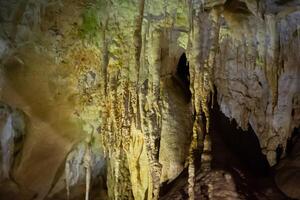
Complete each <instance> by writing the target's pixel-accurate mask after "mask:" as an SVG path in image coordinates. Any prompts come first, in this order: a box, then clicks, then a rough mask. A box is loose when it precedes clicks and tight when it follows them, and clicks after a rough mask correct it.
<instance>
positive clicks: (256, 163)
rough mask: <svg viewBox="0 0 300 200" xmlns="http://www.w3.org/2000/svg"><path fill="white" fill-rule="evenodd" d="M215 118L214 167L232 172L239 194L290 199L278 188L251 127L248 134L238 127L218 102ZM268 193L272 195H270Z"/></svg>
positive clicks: (215, 106) (213, 113)
mask: <svg viewBox="0 0 300 200" xmlns="http://www.w3.org/2000/svg"><path fill="white" fill-rule="evenodd" d="M215 96H216V95H215ZM211 116H212V117H211V124H212V125H211V130H210V134H211V136H212V137H211V138H212V157H213V160H212V168H213V169H224V170H226V171H228V172H230V173H231V174H232V176H233V178H234V181H235V184H236V188H237V191H238V192H239V193H240V194H243V195H244V196H245V198H246V199H249V200H253V199H261V197H263V199H288V198H286V197H285V195H283V194H282V192H280V191H279V189H278V188H277V186H276V184H275V182H274V177H273V176H274V174H273V170H272V168H271V167H270V165H269V163H268V161H267V158H266V156H265V155H264V154H263V153H262V151H261V148H260V144H259V140H258V138H257V136H256V134H255V132H254V131H253V129H252V127H251V126H250V125H249V128H248V130H247V131H243V130H242V129H240V128H238V126H237V123H236V121H235V120H230V119H229V118H227V117H226V116H225V115H224V114H223V113H222V112H221V111H220V107H219V105H218V103H217V99H215V100H214V106H213V108H212V109H211ZM266 190H270V191H272V194H268V195H267V196H266V194H265V191H266Z"/></svg>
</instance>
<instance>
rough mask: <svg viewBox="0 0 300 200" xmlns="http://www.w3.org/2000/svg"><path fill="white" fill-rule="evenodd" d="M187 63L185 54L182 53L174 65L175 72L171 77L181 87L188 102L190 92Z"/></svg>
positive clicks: (190, 95)
mask: <svg viewBox="0 0 300 200" xmlns="http://www.w3.org/2000/svg"><path fill="white" fill-rule="evenodd" d="M189 68H190V67H189V63H188V61H187V57H186V54H185V53H183V54H182V55H181V56H180V58H179V61H178V64H177V67H176V73H175V75H174V76H173V79H174V80H175V81H176V83H177V84H178V85H179V86H180V87H181V88H182V90H183V91H184V95H185V97H186V98H187V100H188V102H189V101H190V99H191V97H192V93H191V91H190V72H189Z"/></svg>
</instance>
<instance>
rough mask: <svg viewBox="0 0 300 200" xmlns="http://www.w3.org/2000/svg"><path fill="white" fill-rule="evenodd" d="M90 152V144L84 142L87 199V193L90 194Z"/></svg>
mask: <svg viewBox="0 0 300 200" xmlns="http://www.w3.org/2000/svg"><path fill="white" fill-rule="evenodd" d="M91 156H92V152H91V144H90V142H88V143H87V144H86V150H85V154H84V161H83V162H84V167H85V170H86V180H85V181H86V187H85V200H89V194H90V187H91V170H92V169H91V162H92V159H91Z"/></svg>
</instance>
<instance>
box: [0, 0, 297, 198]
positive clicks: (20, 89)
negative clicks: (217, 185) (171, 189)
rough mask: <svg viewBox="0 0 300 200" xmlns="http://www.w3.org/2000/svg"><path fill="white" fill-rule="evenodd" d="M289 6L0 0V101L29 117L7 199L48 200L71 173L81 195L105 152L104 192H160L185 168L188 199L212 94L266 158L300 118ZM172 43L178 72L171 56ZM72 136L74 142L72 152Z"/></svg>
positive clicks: (206, 0) (204, 153) (293, 17)
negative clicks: (10, 195)
mask: <svg viewBox="0 0 300 200" xmlns="http://www.w3.org/2000/svg"><path fill="white" fill-rule="evenodd" d="M299 6H300V2H299V1H298V0H291V1H283V0H282V1H275V0H266V1H259V0H255V1H254V0H227V1H226V0H193V1H192V0H189V1H186V0H171V1H162V0H152V1H147V0H110V1H107V0H80V1H72V0H65V1H59V0H58V1H55V0H12V1H6V0H0V22H1V24H0V25H1V28H0V61H1V77H0V78H1V79H0V81H1V82H0V94H1V101H3V102H5V103H6V104H9V105H10V106H11V107H17V108H19V109H20V110H22V112H24V113H25V115H26V116H27V117H28V122H27V124H26V125H27V126H28V129H27V134H26V139H25V141H24V146H23V147H22V158H21V160H20V163H19V166H18V168H17V170H16V172H15V173H14V175H13V180H14V181H15V182H16V183H17V185H18V190H19V193H18V192H16V191H15V193H16V196H20V195H21V194H25V193H26V195H27V196H28V199H30V198H31V197H32V196H35V197H36V199H44V198H47V197H48V198H50V197H51V195H54V193H53V190H52V189H53V187H54V188H55V187H56V186H57V188H58V189H57V192H59V191H61V188H63V187H62V185H63V182H64V180H65V182H67V185H68V186H71V185H76V184H77V183H78V184H81V183H82V179H83V174H84V175H85V178H84V180H85V182H86V191H85V193H86V199H88V198H89V189H90V188H91V187H92V185H90V183H91V180H93V179H97V174H98V173H96V172H99V171H101V169H102V164H104V163H103V160H102V159H103V158H101V156H102V155H105V156H106V160H105V166H107V171H106V173H107V174H106V175H107V177H106V185H107V190H108V191H107V195H108V198H109V199H149V200H150V199H154V200H155V199H158V197H159V193H160V186H161V184H162V183H166V182H171V181H172V180H174V179H175V178H176V177H177V176H178V175H179V174H180V173H181V172H182V170H183V169H184V168H185V167H188V196H189V198H190V199H194V198H195V197H196V196H197V195H198V194H197V187H199V186H198V185H197V184H195V177H196V170H197V168H199V161H200V162H201V169H202V170H204V171H205V173H207V174H210V172H209V170H210V167H211V166H210V163H211V159H212V158H211V139H210V133H209V130H210V121H211V119H210V118H211V116H210V111H209V107H210V105H212V103H211V101H212V99H213V98H211V97H212V96H213V95H214V92H215V91H217V92H218V93H217V94H218V97H217V101H218V103H219V105H220V108H221V111H222V112H223V113H224V114H225V115H226V116H227V117H229V118H231V119H235V120H236V121H237V123H238V125H239V126H240V127H241V128H243V129H247V128H248V124H250V125H251V126H252V128H253V129H254V131H255V133H256V135H257V137H258V139H259V142H260V146H261V148H262V149H263V152H264V153H265V155H266V156H267V158H268V161H269V162H270V164H271V165H274V164H275V163H276V149H278V147H280V148H283V150H284V149H285V148H286V141H287V139H288V138H289V137H290V135H291V132H292V130H293V129H294V127H297V126H298V125H299V123H300V117H299V116H300V113H299V106H300V105H299V102H300V100H299V99H300V83H299V81H300V78H299V77H300V70H299V69H300V67H299V63H300V60H299V56H298V54H299V48H300V44H299V39H300V36H299V24H300V10H299ZM183 53H185V54H186V55H187V59H188V61H189V64H188V65H187V64H186V63H185V64H183V65H184V66H183V68H187V67H188V66H189V73H187V74H186V75H182V74H181V73H182V71H180V70H178V67H177V65H178V63H180V59H181V57H182V55H183ZM181 64H182V63H181ZM183 71H184V70H183ZM8 120H11V119H10V118H4V119H3V120H1V123H3V124H7V121H8ZM8 122H9V121H8ZM6 129H7V127H6V126H4V133H6ZM2 132H3V131H2ZM4 136H5V134H1V143H4V141H5V140H6V138H5V137H4ZM80 141H85V142H84V145H83V146H85V147H81V146H79V147H76V148H79V150H78V149H77V150H74V148H75V144H78V143H80ZM80 144H82V143H80ZM2 146H3V145H2ZM92 147H97V148H99V149H98V150H97V151H96V152H97V154H98V156H99V157H97V159H96V158H95V157H93V156H94V154H93V151H92V149H93V148H92ZM2 148H4V149H5V148H6V147H2ZM76 148H75V149H76ZM82 148H83V149H82ZM72 149H73V151H72ZM71 151H72V153H70V152H71ZM73 153H74V154H76V155H77V156H76V159H73V158H72V157H70V156H71V155H73ZM2 155H5V154H3V152H2ZM68 155H69V156H68ZM77 159H78V160H77ZM79 160H81V161H83V163H84V164H83V165H82V164H80V165H78V162H79ZM100 160H101V161H100ZM2 162H7V161H2ZM70 163H72V164H70ZM95 163H98V164H95ZM99 163H101V164H99ZM6 166H7V165H6ZM45 167H48V172H47V174H44V173H43V171H44V168H45ZM78 167H79V168H80V169H79V168H78ZM75 168H76V170H75V171H74V170H69V169H75ZM63 169H66V173H65V178H64V177H63V176H64V175H62V174H63V171H64V170H63ZM4 171H6V172H4V174H7V171H8V169H4ZM69 171H72V172H74V173H75V174H77V175H78V176H77V175H75V174H72V173H71V174H69V173H68V172H69ZM79 174H80V176H79ZM209 176H210V175H209ZM212 176H214V175H212ZM33 177H34V178H33ZM68 177H69V178H68ZM79 177H80V178H79ZM100 182H101V181H100ZM75 183H76V184H75ZM120 183H121V184H120ZM9 184H10V183H9ZM56 184H58V185H56ZM55 185H56V186H55ZM67 188H68V187H67ZM233 188H234V187H232V190H233ZM198 189H199V188H198ZM12 190H15V188H14V187H13V186H12ZM51 192H52V193H51ZM12 193H14V192H12ZM49 195H50V196H49ZM27 196H26V197H25V196H24V195H23V197H22V198H21V199H27Z"/></svg>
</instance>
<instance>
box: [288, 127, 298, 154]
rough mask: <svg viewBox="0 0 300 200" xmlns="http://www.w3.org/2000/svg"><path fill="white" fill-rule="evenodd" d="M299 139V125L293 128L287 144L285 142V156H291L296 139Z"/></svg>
mask: <svg viewBox="0 0 300 200" xmlns="http://www.w3.org/2000/svg"><path fill="white" fill-rule="evenodd" d="M298 140H300V126H299V127H297V128H294V130H293V132H292V135H291V137H290V138H289V139H288V140H287V144H286V150H285V153H286V156H288V157H289V156H291V154H292V152H293V150H294V147H295V144H296V143H297V141H298Z"/></svg>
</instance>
